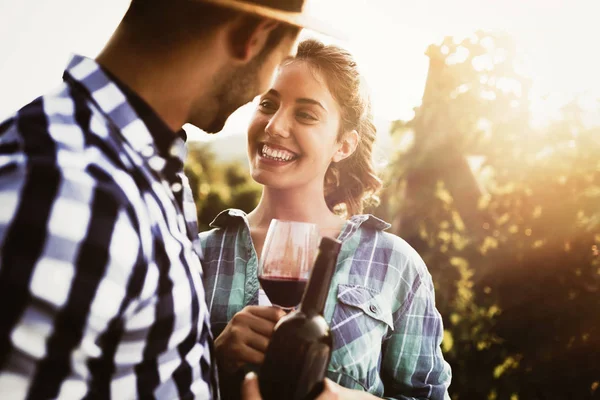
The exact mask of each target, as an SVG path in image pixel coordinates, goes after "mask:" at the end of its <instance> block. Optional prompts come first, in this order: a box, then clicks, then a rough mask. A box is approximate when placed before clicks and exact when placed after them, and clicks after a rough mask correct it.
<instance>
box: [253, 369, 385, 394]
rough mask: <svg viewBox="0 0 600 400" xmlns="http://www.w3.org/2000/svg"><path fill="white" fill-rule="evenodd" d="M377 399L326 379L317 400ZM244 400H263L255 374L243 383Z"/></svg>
mask: <svg viewBox="0 0 600 400" xmlns="http://www.w3.org/2000/svg"><path fill="white" fill-rule="evenodd" d="M369 399H377V397H375V396H373V395H372V394H370V393H367V392H363V391H360V390H352V389H347V388H345V387H343V386H340V385H338V384H337V383H335V382H333V381H331V380H329V379H327V378H325V387H324V388H323V391H322V392H321V394H320V395H319V397H317V398H316V400H369ZM242 400H262V398H261V397H260V390H259V388H258V378H257V376H256V374H255V373H254V372H250V373H248V375H246V377H245V378H244V382H243V383H242Z"/></svg>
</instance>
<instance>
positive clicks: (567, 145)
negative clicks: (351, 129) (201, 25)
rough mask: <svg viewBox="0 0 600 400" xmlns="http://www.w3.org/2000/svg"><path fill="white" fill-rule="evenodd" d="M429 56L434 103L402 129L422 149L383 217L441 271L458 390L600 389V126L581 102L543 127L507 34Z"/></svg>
mask: <svg viewBox="0 0 600 400" xmlns="http://www.w3.org/2000/svg"><path fill="white" fill-rule="evenodd" d="M427 54H428V56H429V57H430V60H431V62H430V71H429V76H428V81H427V85H426V89H425V93H424V97H423V104H422V105H421V107H419V108H418V109H416V113H415V117H414V119H413V120H411V121H408V122H398V123H396V124H394V125H393V129H394V134H395V136H396V140H397V141H401V142H404V143H406V142H409V143H411V145H410V146H408V147H407V149H406V150H404V151H399V152H398V154H397V156H396V159H395V160H394V162H393V163H391V164H390V167H389V169H388V170H387V171H386V172H387V182H388V183H387V185H386V187H387V189H386V191H385V192H384V193H383V196H382V206H381V207H380V208H379V209H378V210H377V212H378V213H380V214H382V215H383V216H386V217H387V218H388V219H391V220H393V221H394V227H395V229H396V230H397V232H396V233H398V234H400V235H401V236H402V237H404V238H405V239H406V240H408V241H409V242H410V243H411V244H412V245H413V246H415V247H416V249H417V250H418V251H419V253H420V254H421V255H422V256H423V258H424V259H425V261H426V262H427V264H428V266H429V268H430V271H431V272H432V274H433V276H434V281H435V282H436V290H437V296H438V299H437V300H438V301H437V302H438V308H439V309H440V311H441V313H442V315H443V317H444V322H445V327H446V340H445V344H444V350H445V353H446V357H447V359H448V360H449V362H450V363H451V364H452V367H453V384H452V387H451V393H452V398H453V399H486V398H488V399H511V398H514V397H515V396H516V397H518V398H521V399H586V398H592V396H593V392H594V391H595V390H596V389H597V388H598V382H600V363H599V362H598V361H597V359H598V356H599V355H600V268H599V267H600V258H599V257H598V246H599V245H600V243H599V242H600V161H599V160H600V158H599V157H598V154H600V129H599V128H594V127H586V126H585V124H583V123H582V120H583V116H582V114H581V111H580V109H579V107H578V106H577V103H576V102H573V103H572V104H570V105H569V106H568V107H566V108H565V109H564V110H563V115H562V116H561V118H560V119H558V120H557V121H556V122H553V123H551V124H550V125H549V126H547V127H545V128H540V129H535V128H533V127H532V126H531V124H530V122H529V121H530V115H529V104H528V99H529V88H530V83H529V81H528V80H527V79H525V78H524V77H522V76H521V75H520V74H519V58H518V55H517V54H516V51H515V48H514V46H513V45H512V43H511V42H510V41H509V40H508V39H507V38H504V37H498V36H492V35H488V34H486V33H483V32H478V33H477V35H475V36H474V37H473V38H470V39H467V40H465V41H462V42H460V43H455V42H454V41H453V40H452V39H451V38H447V39H446V40H445V41H444V42H443V43H442V44H441V45H439V46H431V47H430V48H429V50H428V53H427ZM485 60H487V61H485ZM490 61H491V62H490ZM407 138H408V139H407ZM473 155H476V156H478V157H479V160H483V163H482V164H481V165H479V166H478V168H473V165H469V163H468V162H467V156H473ZM472 170H475V171H476V173H475V174H473V173H472V172H471V171H472ZM595 395H599V393H598V392H596V393H595Z"/></svg>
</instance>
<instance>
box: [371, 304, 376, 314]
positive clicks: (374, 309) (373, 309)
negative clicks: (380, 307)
mask: <svg viewBox="0 0 600 400" xmlns="http://www.w3.org/2000/svg"><path fill="white" fill-rule="evenodd" d="M369 311H371V312H372V313H373V314H377V307H376V306H375V304H371V305H370V306H369Z"/></svg>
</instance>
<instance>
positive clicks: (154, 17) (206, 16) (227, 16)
mask: <svg viewBox="0 0 600 400" xmlns="http://www.w3.org/2000/svg"><path fill="white" fill-rule="evenodd" d="M240 14H243V13H241V12H239V11H235V10H231V9H228V8H226V7H220V6H218V5H214V4H209V3H204V2H202V1H197V0H196V1H194V0H132V1H131V4H130V6H129V9H128V10H127V13H126V14H125V16H124V18H123V24H124V26H125V27H126V29H127V30H128V31H129V32H130V33H134V34H136V36H137V35H141V36H143V41H144V44H145V45H146V47H148V48H151V47H165V46H173V45H175V44H176V43H178V42H181V41H185V40H186V39H189V38H192V37H193V38H198V37H201V36H203V35H207V34H208V33H210V32H211V31H212V30H214V29H216V28H217V27H219V26H221V25H223V24H225V23H226V22H228V21H230V20H231V19H233V18H235V17H236V16H238V15H240ZM261 20H262V18H261V17H259V16H255V15H252V14H245V15H244V21H245V22H244V24H243V25H242V26H241V28H240V29H239V30H238V32H236V35H237V37H238V38H239V39H240V40H244V39H245V38H246V37H247V36H248V35H249V33H250V32H252V31H253V30H254V29H255V28H256V26H257V25H258V24H259V23H260V21H261ZM299 30H300V28H298V27H296V26H292V25H288V24H285V23H280V24H279V26H277V27H276V28H275V29H273V31H271V33H270V34H269V38H268V39H267V42H266V44H265V47H264V48H263V51H262V53H261V54H260V55H259V58H260V57H261V56H262V57H264V56H266V55H267V54H268V53H270V52H271V50H273V49H274V48H275V47H277V45H278V44H279V43H280V42H281V40H282V39H283V38H284V37H286V36H287V35H290V36H291V35H293V36H296V35H297V34H298V31H299Z"/></svg>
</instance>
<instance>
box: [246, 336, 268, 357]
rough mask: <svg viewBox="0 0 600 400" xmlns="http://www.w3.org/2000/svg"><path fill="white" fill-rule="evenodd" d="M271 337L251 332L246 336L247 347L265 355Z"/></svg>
mask: <svg viewBox="0 0 600 400" xmlns="http://www.w3.org/2000/svg"><path fill="white" fill-rule="evenodd" d="M269 337H270V335H269V336H265V335H263V334H261V333H258V332H254V331H250V332H248V335H247V336H246V340H245V343H246V345H247V346H249V347H251V348H253V349H255V350H258V351H260V352H262V353H264V352H265V351H267V347H268V346H269Z"/></svg>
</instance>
